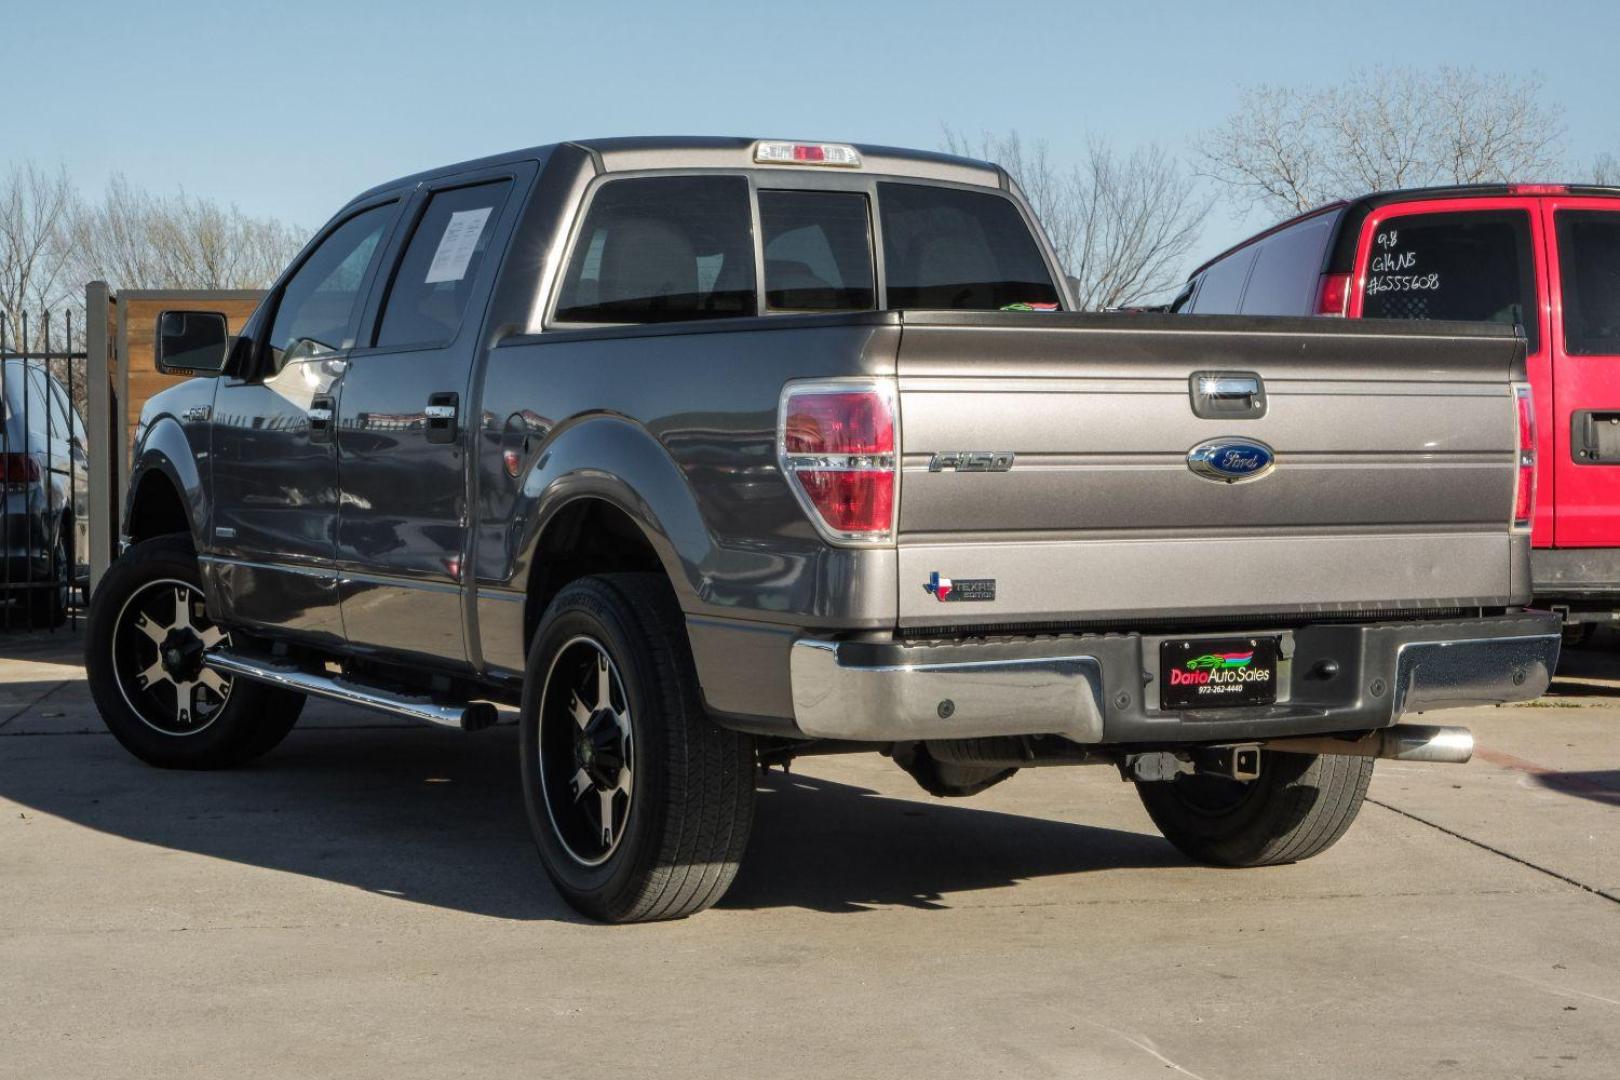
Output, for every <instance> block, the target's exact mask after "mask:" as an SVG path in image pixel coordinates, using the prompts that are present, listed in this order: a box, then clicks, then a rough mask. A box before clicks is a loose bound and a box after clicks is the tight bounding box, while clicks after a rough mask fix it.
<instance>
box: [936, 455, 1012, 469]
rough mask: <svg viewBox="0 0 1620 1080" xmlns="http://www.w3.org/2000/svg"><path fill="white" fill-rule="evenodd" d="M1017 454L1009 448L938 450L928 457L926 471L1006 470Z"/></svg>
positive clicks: (1010, 466)
mask: <svg viewBox="0 0 1620 1080" xmlns="http://www.w3.org/2000/svg"><path fill="white" fill-rule="evenodd" d="M1017 456H1018V455H1017V454H1014V453H1013V452H1012V451H1011V450H939V451H936V452H935V453H934V456H933V457H931V458H929V459H928V471H929V472H944V471H945V470H946V469H952V470H955V471H956V472H1006V471H1007V470H1008V469H1010V468H1012V467H1013V459H1014V458H1016V457H1017Z"/></svg>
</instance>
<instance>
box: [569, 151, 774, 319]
mask: <svg viewBox="0 0 1620 1080" xmlns="http://www.w3.org/2000/svg"><path fill="white" fill-rule="evenodd" d="M751 217H752V215H751V213H750V211H749V207H748V182H747V181H746V180H744V179H743V178H742V177H740V176H653V177H647V178H645V179H637V180H615V181H613V182H611V183H608V184H604V185H603V186H602V187H601V189H600V190H599V191H597V193H596V198H594V199H593V200H591V208H590V210H589V212H588V213H587V214H586V217H585V227H584V228H583V229H582V230H581V231H580V235H579V238H578V240H577V241H576V242H575V245H574V256H573V259H572V261H571V262H570V263H569V266H568V274H567V276H566V277H565V278H564V279H563V287H562V295H561V298H560V299H559V300H558V303H557V319H558V321H560V322H586V323H650V322H676V321H683V320H689V319H716V318H729V317H735V316H738V315H753V314H755V306H756V305H755V300H754V289H755V284H754V233H753V223H752V221H751Z"/></svg>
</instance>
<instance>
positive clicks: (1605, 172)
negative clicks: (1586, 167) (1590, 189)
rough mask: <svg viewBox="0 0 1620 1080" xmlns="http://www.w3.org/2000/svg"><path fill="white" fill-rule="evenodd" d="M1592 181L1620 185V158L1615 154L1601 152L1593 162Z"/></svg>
mask: <svg viewBox="0 0 1620 1080" xmlns="http://www.w3.org/2000/svg"><path fill="white" fill-rule="evenodd" d="M1592 183H1594V184H1611V185H1620V158H1617V157H1615V156H1614V155H1613V154H1599V155H1598V158H1597V160H1596V161H1594V162H1592Z"/></svg>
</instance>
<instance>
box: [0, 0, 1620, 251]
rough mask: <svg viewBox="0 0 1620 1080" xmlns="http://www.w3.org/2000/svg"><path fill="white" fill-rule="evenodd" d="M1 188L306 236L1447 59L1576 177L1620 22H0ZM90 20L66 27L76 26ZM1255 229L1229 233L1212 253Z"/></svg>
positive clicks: (1130, 114)
mask: <svg viewBox="0 0 1620 1080" xmlns="http://www.w3.org/2000/svg"><path fill="white" fill-rule="evenodd" d="M0 10H3V12H4V14H3V16H0V70H3V71H5V72H6V76H5V81H4V85H5V87H6V91H5V102H6V106H7V107H6V109H5V115H4V117H3V119H0V167H4V166H5V165H7V164H9V163H10V162H14V161H17V160H21V159H28V158H32V159H34V160H36V161H39V162H41V163H44V164H48V165H54V164H56V163H57V162H61V163H63V164H64V165H66V167H67V168H68V170H69V172H70V173H71V174H72V175H73V176H74V178H75V179H76V180H77V181H78V182H79V183H80V185H81V187H83V188H84V189H85V190H86V192H87V193H95V192H99V190H100V189H101V187H102V185H103V184H104V183H105V181H106V178H107V176H108V174H109V173H111V172H113V171H115V170H116V171H122V172H124V173H125V174H126V175H127V176H128V177H129V178H130V179H131V180H132V181H134V182H135V183H137V184H139V185H142V186H145V187H148V188H151V189H154V190H159V191H172V190H174V189H175V188H176V187H179V186H184V188H185V189H186V190H187V191H189V192H191V193H193V194H198V195H205V196H209V197H213V198H217V199H220V200H222V201H225V202H231V203H235V204H237V205H238V206H240V207H241V208H242V209H243V210H244V211H247V212H249V213H253V214H268V215H275V216H279V217H283V218H286V219H289V220H292V221H294V222H297V223H298V224H300V225H302V226H305V227H307V228H310V229H313V228H314V227H315V226H316V225H318V224H319V223H320V222H321V221H323V220H324V219H325V218H326V217H327V216H328V215H329V214H330V213H331V212H332V211H333V210H335V209H336V208H337V207H338V206H339V205H340V204H341V203H342V202H344V201H345V200H346V199H347V198H349V196H351V195H352V194H354V193H355V192H357V191H359V190H361V189H363V188H366V187H369V186H371V185H372V184H374V183H376V182H378V181H381V180H385V179H388V178H391V177H393V176H396V175H400V174H403V173H408V172H413V171H415V170H417V169H421V168H425V167H429V166H432V165H437V164H442V163H445V162H449V161H456V160H460V159H463V158H469V157H475V156H478V155H481V154H486V153H492V152H495V151H499V150H505V149H510V148H513V147H518V146H527V145H533V144H536V143H543V142H551V141H555V140H558V139H564V138H578V137H584V136H592V135H618V134H635V133H653V134H657V133H685V134H710V133H714V134H740V135H753V136H781V135H785V136H791V137H807V138H808V137H816V138H824V139H838V140H849V141H855V142H874V143H888V144H892V145H900V146H918V147H925V148H936V147H937V146H938V145H939V142H940V130H941V124H942V123H946V122H948V123H950V124H951V125H952V126H953V127H955V128H957V129H959V130H964V131H968V132H976V131H979V130H981V129H990V130H1005V129H1008V128H1017V129H1018V130H1019V131H1021V132H1022V133H1023V134H1024V135H1026V136H1028V137H1032V138H1040V139H1045V140H1047V141H1048V142H1049V143H1050V145H1051V147H1052V148H1053V150H1054V151H1056V152H1057V153H1058V155H1059V156H1065V155H1070V154H1073V153H1074V152H1076V151H1077V150H1078V149H1079V148H1080V146H1081V145H1082V144H1083V142H1084V140H1085V137H1086V135H1087V133H1088V132H1089V133H1096V134H1101V135H1104V136H1106V137H1108V138H1110V139H1112V140H1113V141H1114V142H1115V143H1116V144H1117V145H1119V146H1120V147H1121V148H1124V149H1128V148H1129V147H1130V146H1132V145H1134V144H1136V143H1138V142H1145V141H1158V142H1160V143H1163V144H1165V145H1167V146H1169V147H1172V148H1175V149H1181V148H1182V147H1184V146H1185V144H1186V143H1187V141H1188V140H1189V139H1190V138H1192V137H1193V136H1194V135H1196V134H1197V133H1198V132H1200V131H1202V130H1204V129H1206V128H1208V127H1210V126H1212V125H1214V124H1216V123H1218V122H1219V121H1220V120H1221V119H1222V118H1223V117H1224V116H1225V115H1226V114H1227V113H1228V112H1229V111H1230V109H1231V108H1232V106H1233V105H1234V103H1235V102H1236V100H1237V95H1238V92H1239V88H1240V87H1241V86H1243V85H1244V84H1249V83H1255V82H1262V81H1264V82H1275V83H1310V82H1321V81H1333V80H1336V79H1338V78H1339V77H1341V76H1343V75H1344V74H1346V73H1348V72H1349V71H1351V70H1352V69H1354V68H1356V67H1361V66H1374V65H1380V64H1383V65H1400V64H1412V65H1419V66H1430V65H1436V64H1440V63H1452V64H1462V65H1468V64H1472V65H1475V66H1477V67H1479V68H1481V69H1483V70H1490V71H1503V72H1514V73H1519V74H1532V75H1536V76H1539V77H1540V78H1542V79H1543V80H1544V83H1545V88H1546V96H1547V100H1549V101H1550V102H1553V103H1556V104H1559V105H1561V106H1563V108H1564V109H1565V119H1566V124H1567V127H1568V139H1567V142H1568V148H1569V151H1570V156H1571V157H1572V158H1573V159H1575V160H1577V161H1581V162H1588V161H1590V160H1591V159H1592V158H1593V157H1595V156H1596V155H1597V154H1599V153H1601V152H1610V153H1615V154H1620V110H1617V109H1616V108H1615V99H1616V97H1617V96H1620V95H1617V92H1620V74H1617V71H1616V66H1615V45H1614V43H1615V41H1616V40H1617V39H1620V4H1617V3H1615V2H1614V0H1607V2H1592V3H1568V4H1532V3H1528V2H1521V3H1516V4H1507V3H1430V4H1425V3H1421V2H1418V0H1407V2H1405V3H1384V2H1378V0H1369V2H1362V3H1346V2H1345V0H1335V2H1333V3H1317V2H1314V0H1289V2H1286V3H1270V2H1264V3H1262V2H1250V3H1244V4H1231V5H1222V4H1215V3H1132V2H1130V0H1114V2H1112V3H1106V4H1090V3H1081V2H1069V3H1045V2H1036V0H1026V2H1020V3H1016V4H1005V5H997V4H988V3H977V4H962V3H954V2H940V3H912V2H896V3H883V2H880V0H868V2H866V3H846V2H843V0H830V2H823V3H798V4H786V3H779V4H768V3H761V4H740V3H713V4H704V3H698V2H689V3H684V4H654V3H614V2H611V0H598V2H595V3H574V4H566V5H564V4H549V3H540V2H531V3H522V2H518V0H500V2H489V3H476V2H469V3H447V2H442V0H441V2H437V3H428V2H417V0H395V2H392V3H387V4H364V5H361V4H348V3H344V2H342V0H326V2H322V3H311V2H305V0H291V2H284V3H276V4H246V3H240V4H236V3H217V2H214V3H186V2H167V3H161V4H153V5H136V4H129V3H127V0H126V2H121V3H116V4H113V3H101V2H99V0H88V2H86V0H80V2H79V3H76V4H74V5H72V6H71V8H70V9H64V8H61V7H58V6H57V5H53V4H48V3H45V2H43V0H0ZM69 11H71V13H72V16H73V17H72V18H71V19H70V18H69V17H68V12H69ZM1247 231H1250V230H1249V229H1248V228H1246V227H1245V226H1243V225H1240V224H1238V223H1235V222H1233V221H1232V220H1231V219H1230V216H1229V215H1228V214H1227V213H1225V212H1224V211H1217V213H1216V214H1215V215H1214V216H1213V217H1212V218H1211V221H1210V224H1209V226H1208V228H1207V230H1206V236H1205V242H1204V244H1202V245H1201V247H1202V248H1204V249H1206V250H1208V251H1213V250H1215V249H1217V248H1219V247H1221V246H1223V245H1224V244H1225V243H1226V242H1228V241H1230V240H1235V239H1237V238H1239V237H1240V236H1242V235H1244V234H1245V233H1246V232H1247Z"/></svg>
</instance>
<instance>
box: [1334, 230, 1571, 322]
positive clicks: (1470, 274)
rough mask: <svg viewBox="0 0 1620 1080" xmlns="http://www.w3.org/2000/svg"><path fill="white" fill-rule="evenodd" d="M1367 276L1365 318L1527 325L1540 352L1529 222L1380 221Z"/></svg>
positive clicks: (1368, 258)
mask: <svg viewBox="0 0 1620 1080" xmlns="http://www.w3.org/2000/svg"><path fill="white" fill-rule="evenodd" d="M1367 260H1368V261H1367V266H1366V267H1365V269H1364V272H1363V275H1362V277H1363V280H1364V281H1365V282H1366V284H1365V285H1364V286H1363V288H1364V294H1363V296H1364V298H1363V300H1362V306H1361V314H1362V317H1363V318H1368V319H1467V320H1471V321H1474V322H1495V323H1505V324H1508V325H1513V324H1517V325H1519V326H1523V327H1524V330H1525V335H1526V336H1527V337H1528V338H1529V344H1530V351H1531V352H1535V351H1536V350H1537V349H1538V348H1539V346H1540V343H1539V334H1538V327H1537V325H1536V323H1537V320H1536V317H1535V313H1536V285H1535V259H1534V256H1533V255H1532V254H1531V250H1530V215H1529V214H1528V213H1527V212H1525V211H1523V210H1479V211H1465V212H1462V213H1455V214H1413V215H1410V216H1407V217H1396V218H1390V219H1388V220H1386V221H1384V222H1381V223H1380V224H1379V226H1378V231H1377V232H1376V233H1374V234H1373V243H1372V249H1371V252H1370V253H1369V255H1368V256H1367Z"/></svg>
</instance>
